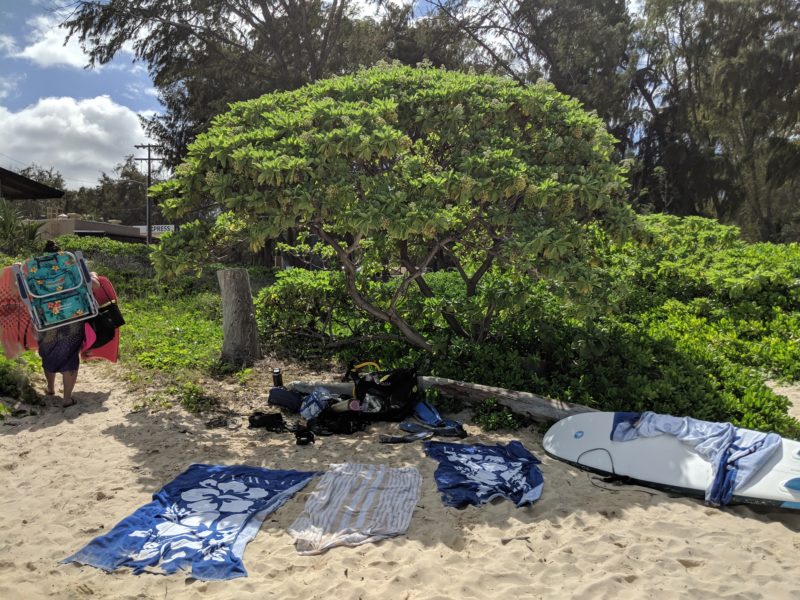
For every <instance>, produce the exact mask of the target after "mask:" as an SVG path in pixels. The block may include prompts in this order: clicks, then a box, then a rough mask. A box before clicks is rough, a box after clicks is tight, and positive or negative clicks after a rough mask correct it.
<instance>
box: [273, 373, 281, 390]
mask: <svg viewBox="0 0 800 600" xmlns="http://www.w3.org/2000/svg"><path fill="white" fill-rule="evenodd" d="M272 385H273V386H274V387H283V373H281V370H280V369H272Z"/></svg>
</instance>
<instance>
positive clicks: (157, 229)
mask: <svg viewBox="0 0 800 600" xmlns="http://www.w3.org/2000/svg"><path fill="white" fill-rule="evenodd" d="M150 231H151V232H152V233H165V232H167V231H175V225H151V226H150Z"/></svg>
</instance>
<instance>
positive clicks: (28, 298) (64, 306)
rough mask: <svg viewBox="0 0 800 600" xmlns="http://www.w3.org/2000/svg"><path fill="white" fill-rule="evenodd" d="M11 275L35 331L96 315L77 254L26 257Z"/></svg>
mask: <svg viewBox="0 0 800 600" xmlns="http://www.w3.org/2000/svg"><path fill="white" fill-rule="evenodd" d="M15 272H16V274H17V286H18V287H19V291H20V296H21V297H22V300H23V302H25V304H26V305H27V306H28V310H29V311H30V314H31V321H33V325H34V327H35V328H36V329H37V330H38V331H45V330H47V329H53V328H54V327H60V326H62V325H66V324H68V323H74V322H75V321H83V320H86V319H90V318H92V317H94V316H95V315H97V302H96V301H95V299H94V296H93V295H92V292H91V289H90V281H91V277H90V275H89V269H88V267H87V266H86V262H85V261H84V259H83V256H82V254H81V253H80V252H76V253H75V254H72V253H71V252H56V253H53V254H45V255H43V256H37V257H34V258H29V259H28V260H26V261H25V262H24V263H22V265H21V267H17V268H16V269H15Z"/></svg>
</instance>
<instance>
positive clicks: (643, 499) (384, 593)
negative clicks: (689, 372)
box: [0, 365, 800, 600]
mask: <svg viewBox="0 0 800 600" xmlns="http://www.w3.org/2000/svg"><path fill="white" fill-rule="evenodd" d="M117 377H118V375H117V372H115V371H114V370H113V369H112V368H110V367H109V366H108V365H88V366H85V367H84V368H82V372H81V376H80V378H79V381H78V386H77V389H76V398H77V399H78V404H77V405H76V406H74V407H71V408H68V409H62V408H60V407H57V406H49V407H46V408H44V409H42V410H41V411H40V413H39V414H37V415H34V416H28V417H23V418H15V419H8V420H6V421H5V422H4V423H2V424H0V450H1V451H2V456H3V464H2V469H0V488H2V493H1V494H0V528H2V531H3V535H2V537H0V598H4V599H23V600H28V599H36V598H58V599H67V598H126V599H134V598H135V599H151V598H152V599H154V600H155V599H158V600H163V599H180V598H197V597H199V596H201V595H202V597H204V598H215V599H216V598H219V599H223V600H227V599H231V600H233V599H240V598H273V597H274V598H290V599H291V598H302V599H303V600H312V599H317V598H319V599H326V600H329V599H330V598H336V599H337V600H350V599H352V600H357V599H359V598H360V599H364V600H366V599H369V598H391V599H401V600H404V599H409V600H410V599H422V598H424V599H470V598H476V599H484V598H486V599H488V598H573V597H574V598H593V599H594V598H748V599H750V598H770V599H775V598H800V582H798V579H797V567H798V564H800V559H798V553H799V552H800V535H798V532H799V531H800V512H789V511H779V510H770V509H762V508H750V507H746V506H736V507H730V508H727V509H724V510H718V509H714V508H709V507H706V506H704V505H703V504H702V502H700V501H698V500H694V499H687V498H681V497H673V496H670V495H668V494H665V493H662V492H659V491H655V490H650V489H647V488H641V487H631V486H617V485H613V484H609V483H605V482H603V481H602V480H600V479H599V478H598V477H597V476H594V475H591V474H588V473H586V472H583V471H580V470H577V469H574V468H571V467H569V466H568V465H565V464H563V463H560V462H558V461H555V460H553V459H550V458H548V457H547V456H546V455H545V454H544V452H543V451H542V447H541V440H542V433H541V432H538V431H536V430H533V429H530V428H528V429H525V430H520V431H518V432H515V433H514V434H511V433H499V434H498V433H494V432H491V433H484V432H482V431H481V430H480V429H478V428H476V427H474V426H470V425H469V424H467V430H468V432H469V433H470V437H469V438H467V440H465V441H467V442H477V443H497V442H503V443H505V442H508V441H510V440H513V439H519V440H520V441H521V442H522V443H523V444H524V445H525V446H526V447H527V448H528V449H529V450H531V451H532V452H533V453H534V454H535V455H536V456H537V457H538V458H540V459H541V460H542V465H541V469H542V472H543V474H544V478H545V488H544V493H543V496H542V498H541V500H540V501H539V502H537V503H536V504H535V505H533V506H531V507H527V508H522V509H517V508H515V507H514V505H513V504H512V503H511V502H509V501H498V502H494V503H491V504H489V505H486V506H483V507H480V508H474V507H470V508H467V509H464V510H457V509H453V508H447V507H445V506H444V505H443V504H442V502H441V499H440V497H439V494H438V492H437V490H436V486H435V482H434V478H433V472H434V469H435V466H436V463H435V462H434V461H433V460H431V459H429V458H427V457H425V455H424V453H423V450H422V446H421V444H419V443H413V444H396V445H384V444H379V443H378V439H377V438H378V433H379V432H396V426H395V425H394V424H390V423H381V424H376V425H375V426H373V427H371V428H369V429H367V431H365V432H362V433H358V434H355V435H352V436H333V437H327V438H318V440H317V443H316V444H315V445H310V446H297V445H295V443H294V437H293V436H292V435H291V434H276V433H268V432H266V431H264V430H261V429H248V428H247V420H246V415H245V418H244V419H243V423H242V426H241V427H240V428H238V429H235V430H231V429H227V428H216V429H209V428H207V427H206V426H205V424H204V423H205V421H206V420H207V419H203V418H196V417H192V416H190V415H188V414H187V413H184V412H183V411H181V410H177V409H173V410H168V411H162V412H157V413H147V412H135V411H133V407H134V404H135V398H134V397H133V396H132V395H131V394H130V393H129V392H127V391H126V387H125V385H124V383H122V382H121V381H119V379H117ZM781 393H791V394H794V400H795V414H797V407H798V406H800V398H798V395H797V388H786V391H785V392H781ZM265 399H266V390H265V391H264V394H263V395H262V396H260V397H250V398H248V399H247V402H249V403H250V405H251V406H259V403H264V402H265ZM464 416H466V415H464ZM348 461H350V462H374V463H384V464H387V465H390V466H397V467H399V466H407V465H414V466H416V467H417V468H418V469H419V470H420V473H421V474H422V478H423V484H422V494H421V498H420V500H419V502H418V504H417V507H416V509H415V511H414V515H413V518H412V521H411V526H410V528H409V530H408V532H407V534H406V535H405V536H402V537H399V538H395V539H389V540H384V541H381V542H379V543H376V544H365V545H362V546H359V547H356V548H334V549H332V550H330V551H328V552H327V553H325V554H322V555H320V556H300V555H298V554H297V553H296V551H295V548H294V546H293V544H292V538H291V537H290V536H289V534H288V533H287V528H288V526H289V525H290V524H291V523H292V522H293V521H294V519H295V518H296V517H297V516H298V515H299V514H300V512H301V511H302V509H303V506H304V504H305V502H306V500H307V498H308V496H309V494H310V493H311V491H312V490H313V488H314V482H312V483H311V484H310V485H309V486H308V487H306V488H305V490H303V491H302V492H300V493H298V494H297V495H295V496H294V497H293V498H292V499H291V500H290V501H289V502H288V503H287V504H286V505H284V506H283V507H282V508H280V509H279V510H278V511H277V512H275V513H273V514H272V515H270V516H269V517H267V520H266V521H265V522H264V524H263V526H262V528H261V530H260V532H259V533H258V535H257V536H256V538H255V539H254V540H253V541H252V542H251V543H250V545H249V546H248V547H247V550H246V552H245V554H244V564H245V567H246V568H247V570H248V572H249V576H248V577H246V578H240V579H235V580H231V581H224V582H203V581H197V580H192V579H186V577H185V576H184V575H183V574H176V575H172V576H162V575H149V574H144V575H141V576H134V575H132V574H131V573H130V572H128V571H119V572H115V573H113V574H107V573H105V572H102V571H100V570H98V569H94V568H92V567H87V566H77V565H74V564H69V565H62V564H59V562H58V561H59V560H60V559H62V558H64V557H65V556H67V555H69V554H71V553H72V552H74V551H76V550H78V549H79V548H81V547H82V546H83V545H84V544H85V543H87V542H88V541H90V540H91V539H92V538H93V537H95V536H96V535H99V534H102V533H104V532H105V531H108V530H109V529H110V528H111V527H113V526H114V525H115V524H116V523H117V522H118V521H119V520H121V519H122V518H124V517H126V516H127V515H129V514H130V513H132V512H133V511H134V510H136V509H137V508H138V507H139V506H141V505H143V504H145V503H147V502H149V501H150V497H151V495H152V494H153V492H155V491H157V490H158V489H159V488H160V487H161V486H163V485H164V484H165V483H167V482H169V481H170V480H172V479H173V478H174V477H175V476H176V475H178V474H179V473H180V472H182V471H183V470H184V469H186V467H188V466H189V465H190V464H192V463H216V464H247V465H253V466H263V467H268V468H287V469H302V470H324V469H325V467H326V466H327V465H328V464H331V463H338V462H348Z"/></svg>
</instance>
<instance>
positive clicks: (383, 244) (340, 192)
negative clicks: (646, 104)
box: [157, 66, 632, 348]
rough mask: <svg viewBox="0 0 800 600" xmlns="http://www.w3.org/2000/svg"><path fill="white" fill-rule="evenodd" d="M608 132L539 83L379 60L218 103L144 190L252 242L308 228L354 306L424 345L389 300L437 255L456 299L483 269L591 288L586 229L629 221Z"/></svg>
mask: <svg viewBox="0 0 800 600" xmlns="http://www.w3.org/2000/svg"><path fill="white" fill-rule="evenodd" d="M612 143H613V139H612V138H611V136H610V135H609V134H608V133H607V132H606V131H605V128H604V127H603V124H602V122H601V121H600V120H599V119H597V118H596V117H594V116H592V115H590V114H588V113H586V112H585V111H583V110H582V109H581V107H580V105H579V104H578V103H577V102H576V101H575V100H572V99H570V98H568V97H566V96H563V95H561V94H559V93H558V92H556V91H555V89H554V88H553V86H552V85H549V84H546V83H538V84H536V85H530V86H522V85H519V84H516V83H514V82H512V81H510V80H508V79H501V78H496V77H491V76H476V75H466V74H463V73H454V72H446V71H442V70H436V69H412V68H408V67H400V66H394V67H379V68H374V69H371V70H366V71H362V72H359V73H357V74H355V75H352V76H343V77H338V78H332V79H329V80H324V81H321V82H318V83H316V84H313V85H309V86H306V87H304V88H302V89H300V90H296V91H293V92H282V93H273V94H268V95H266V96H263V97H261V98H259V99H257V100H252V101H248V102H242V103H238V104H235V105H233V106H232V108H231V111H229V112H228V113H225V114H223V115H221V116H219V117H218V118H217V119H216V120H215V121H214V124H213V125H212V127H211V128H210V129H209V131H208V132H206V133H204V134H203V135H201V136H200V137H198V139H197V141H196V142H195V143H194V144H192V146H191V147H190V150H189V154H188V157H187V160H186V162H185V163H184V164H183V165H182V166H180V167H179V168H178V169H177V171H176V177H175V178H174V179H172V180H171V181H170V182H168V183H165V184H163V185H161V186H160V187H159V188H158V190H157V196H159V197H160V198H161V199H162V207H163V209H164V210H165V211H166V212H167V214H171V215H174V216H178V217H180V216H185V215H187V214H189V213H191V212H192V211H194V210H204V211H207V210H208V209H209V207H216V208H218V209H219V210H223V211H233V213H234V214H235V215H236V216H238V217H239V218H240V219H242V220H243V221H244V222H245V225H246V231H247V236H248V239H249V240H250V243H251V245H252V246H253V247H254V248H258V247H261V246H262V245H263V244H264V243H265V242H266V241H267V240H269V239H272V238H275V237H277V236H278V235H280V234H281V233H283V232H285V231H286V230H288V229H290V228H299V229H301V230H304V231H307V232H309V233H310V234H312V235H313V236H315V238H316V240H318V242H319V244H320V245H321V246H324V247H327V249H328V250H329V251H330V252H332V255H333V256H335V258H336V260H338V262H339V264H340V265H341V267H342V268H343V270H344V273H345V281H346V286H347V290H348V293H349V294H350V295H351V297H352V298H353V299H354V301H355V303H356V305H357V306H358V307H359V308H360V309H362V310H364V311H366V312H367V313H368V314H370V315H371V316H372V317H373V318H376V319H378V320H380V321H384V322H387V323H390V324H391V325H392V326H394V327H396V328H397V329H398V330H399V331H400V332H401V333H402V335H403V336H405V337H406V339H408V340H409V341H410V342H412V343H413V344H415V345H417V346H419V347H423V348H429V347H430V346H429V343H428V341H427V340H425V339H424V338H423V337H422V336H421V335H420V334H419V332H417V331H415V330H414V329H413V328H412V327H411V326H410V325H409V324H408V322H407V321H406V320H405V319H404V318H403V315H402V306H403V302H404V301H405V298H406V297H407V295H408V290H409V288H410V287H411V286H412V285H413V286H416V287H417V288H418V289H419V290H420V292H421V293H422V294H423V295H424V296H426V297H429V298H433V296H434V294H433V292H432V290H431V289H430V287H429V285H428V284H427V281H426V273H427V272H428V271H429V270H430V269H431V268H432V267H433V266H434V265H435V264H437V261H438V264H439V265H440V266H443V267H446V268H451V269H453V270H455V271H457V272H458V273H459V274H460V276H461V278H462V284H463V285H464V286H465V290H466V295H467V297H468V298H469V297H473V296H476V295H477V294H479V293H480V291H481V290H480V288H481V286H482V285H483V284H484V276H485V275H486V274H487V273H490V272H494V271H498V272H502V273H514V272H518V273H534V274H536V276H537V277H539V276H553V277H558V278H560V279H562V280H566V281H569V282H570V284H571V288H572V289H574V290H581V291H586V290H588V289H590V288H591V285H592V278H593V272H592V270H591V268H589V266H588V263H587V258H586V255H587V254H588V253H589V252H590V249H591V248H590V246H591V243H590V241H589V239H590V237H591V236H587V235H586V233H587V231H588V229H589V228H590V227H591V226H592V224H598V225H600V226H601V227H602V228H604V229H607V230H608V231H610V232H612V233H613V234H615V235H616V234H620V235H621V234H625V233H626V232H628V231H629V230H630V229H631V227H632V213H631V212H630V210H629V208H628V206H627V205H626V204H625V201H624V199H625V185H624V177H623V172H622V170H621V169H620V167H619V166H618V165H616V164H614V162H613V161H612V160H611V154H612ZM187 235H191V231H190V232H189V233H188V234H187V233H185V232H184V233H180V234H178V237H183V236H187ZM170 243H171V242H169V241H168V242H167V244H170ZM188 243H189V244H191V243H192V242H188ZM185 247H187V248H188V247H189V246H185ZM195 247H197V248H198V250H200V249H202V244H200V245H195ZM387 276H389V277H397V278H398V279H397V280H398V281H399V282H400V283H399V284H398V286H397V288H396V290H395V291H394V292H393V294H392V297H391V298H389V299H388V301H387V302H383V303H380V302H377V301H376V299H372V298H370V297H368V295H367V291H366V288H365V284H366V282H367V281H370V280H373V279H376V278H381V277H387ZM508 300H509V299H508V298H506V297H504V295H503V293H502V290H498V293H497V295H496V298H494V301H493V302H491V303H490V304H489V306H488V307H487V309H486V312H485V314H483V315H482V316H481V319H473V320H471V322H468V323H465V322H461V321H460V320H459V317H458V315H456V314H454V312H452V311H450V310H449V309H448V307H447V306H443V307H442V311H443V314H444V315H445V318H446V321H447V323H448V325H449V326H450V328H451V329H453V330H454V332H455V333H457V334H458V335H461V336H465V337H470V338H472V339H478V340H479V339H482V338H483V337H484V336H485V335H486V332H487V330H488V324H489V323H490V322H491V319H492V318H493V315H494V314H495V313H496V312H497V311H499V310H502V308H503V306H504V304H505V303H506V302H508Z"/></svg>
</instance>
